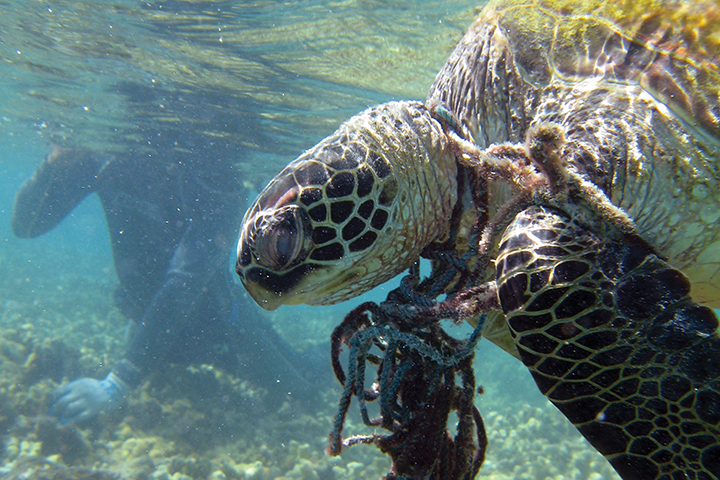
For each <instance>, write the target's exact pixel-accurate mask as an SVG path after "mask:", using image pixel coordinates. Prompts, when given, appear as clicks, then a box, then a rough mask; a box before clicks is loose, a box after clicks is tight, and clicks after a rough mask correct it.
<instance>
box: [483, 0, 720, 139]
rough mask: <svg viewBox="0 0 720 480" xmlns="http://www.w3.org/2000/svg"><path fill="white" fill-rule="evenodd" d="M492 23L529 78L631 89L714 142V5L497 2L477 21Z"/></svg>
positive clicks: (717, 32) (719, 36)
mask: <svg viewBox="0 0 720 480" xmlns="http://www.w3.org/2000/svg"><path fill="white" fill-rule="evenodd" d="M493 20H494V22H493ZM495 22H496V23H497V25H498V26H499V28H500V29H501V30H502V31H503V33H504V35H505V38H507V39H508V41H509V43H510V50H511V51H512V52H514V55H515V61H516V62H517V64H518V66H520V67H521V68H522V70H523V73H524V74H525V77H526V79H527V80H528V81H531V82H533V83H535V84H537V85H548V84H550V83H551V82H552V81H553V80H563V81H565V82H569V83H577V82H579V81H581V80H584V79H587V78H590V77H603V78H604V79H606V80H610V81H613V82H617V83H619V84H627V85H635V84H637V85H640V86H641V87H642V88H643V89H644V90H645V91H646V92H647V93H649V94H650V95H652V96H653V97H654V98H656V99H657V100H658V101H660V102H661V103H662V104H664V105H667V107H669V108H670V109H672V111H673V112H675V114H676V115H678V116H679V117H681V118H682V119H683V120H684V121H686V122H687V123H688V124H689V125H690V126H692V127H693V128H697V129H702V130H703V131H704V132H705V133H707V134H708V135H709V136H710V137H711V139H712V141H715V142H717V141H719V140H720V130H719V128H720V125H719V123H718V122H719V120H718V117H719V116H720V104H719V102H720V98H719V94H720V74H719V72H718V66H717V64H716V60H715V59H716V58H717V56H718V54H720V29H718V25H720V8H719V7H718V3H717V2H707V1H700V2H695V1H693V2H668V1H659V0H656V1H652V0H650V1H647V0H645V1H619V2H608V1H581V2H577V1H572V2H571V1H531V2H510V1H499V2H496V3H495V4H493V6H491V7H490V8H488V9H486V10H485V12H484V14H483V15H482V16H481V17H480V18H479V19H478V21H477V24H488V23H495ZM477 24H476V25H477Z"/></svg>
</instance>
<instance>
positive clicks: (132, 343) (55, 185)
mask: <svg viewBox="0 0 720 480" xmlns="http://www.w3.org/2000/svg"><path fill="white" fill-rule="evenodd" d="M176 138H177V137H176ZM188 138H190V137H188V136H186V137H185V139H186V144H185V145H184V148H181V149H173V151H169V152H168V153H163V151H164V150H163V148H158V149H157V150H156V151H154V152H153V154H152V155H148V154H147V152H145V153H140V152H136V151H132V150H131V151H129V152H128V153H127V155H123V156H107V157H104V156H101V155H95V154H93V153H91V152H88V151H80V150H69V149H63V148H54V149H53V150H52V151H51V153H50V154H49V155H48V157H47V158H46V159H45V160H44V161H43V162H42V163H41V164H40V166H39V167H38V168H37V170H36V171H35V173H34V174H33V175H32V177H31V178H29V179H28V180H27V181H26V182H25V183H24V184H23V186H22V187H21V188H20V190H19V191H18V193H17V196H16V199H15V207H14V212H13V218H12V228H13V231H14V233H15V235H16V236H18V237H22V238H32V237H36V236H38V235H42V234H44V233H46V232H48V231H49V230H51V229H52V228H53V227H55V226H56V225H57V224H58V223H59V222H60V221H61V220H62V219H63V218H64V217H65V216H67V215H68V214H69V213H70V212H71V211H72V210H73V208H74V207H75V206H76V205H78V204H79V203H80V202H81V201H82V200H83V199H84V198H85V197H86V196H88V195H90V194H92V193H97V194H98V196H99V198H100V200H101V203H102V206H103V208H104V210H105V218H106V221H107V225H108V228H109V232H110V239H111V242H112V252H113V257H114V264H115V270H116V272H117V277H118V279H119V285H118V288H117V290H116V297H115V300H116V304H117V306H118V308H119V309H120V311H122V313H123V314H124V315H125V316H127V317H128V318H129V319H130V320H131V323H130V328H129V330H128V331H129V334H128V343H127V347H126V351H125V354H124V357H123V358H122V360H120V362H118V363H117V364H116V365H114V367H113V369H112V371H111V373H110V374H109V375H108V376H107V377H106V378H105V379H103V380H95V379H91V378H81V379H78V380H75V381H72V382H70V383H68V384H66V385H64V386H61V387H60V388H58V390H57V391H56V396H57V399H56V401H55V403H54V405H53V407H52V408H51V413H52V414H54V415H55V416H57V417H58V418H59V419H60V420H61V421H75V422H82V421H85V420H88V419H91V418H93V417H96V416H97V415H98V414H100V413H104V412H108V411H111V410H112V409H115V408H117V407H118V406H119V405H121V404H122V400H123V398H124V397H125V395H126V394H127V393H128V392H129V391H130V390H131V389H132V388H134V387H136V386H138V385H139V384H140V382H141V381H142V380H143V379H144V378H146V376H147V375H148V374H149V373H151V372H153V371H157V370H158V369H159V368H160V367H161V366H164V365H166V364H169V363H178V364H188V363H211V364H214V365H216V366H218V367H219V368H222V369H224V370H225V371H227V372H229V373H232V374H235V375H237V376H238V377H240V378H243V379H246V380H248V381H250V382H251V383H253V384H255V385H257V386H260V387H263V388H266V389H267V390H268V391H269V395H268V399H275V400H280V399H282V398H286V395H290V396H291V397H293V398H298V399H301V400H303V399H307V400H310V399H311V398H312V396H313V394H314V393H315V390H316V388H317V384H318V380H319V379H320V378H321V377H324V376H325V375H323V374H322V373H320V372H321V369H320V368H319V367H318V368H317V369H314V368H313V367H312V365H319V363H320V361H321V360H320V359H319V358H318V357H320V356H319V355H317V354H308V355H307V356H303V355H301V354H299V353H298V352H296V351H295V350H293V349H292V348H291V347H290V345H288V344H287V343H286V342H285V341H284V340H283V339H282V338H281V337H280V336H279V335H278V334H277V333H276V332H275V331H274V330H273V329H272V327H271V325H270V324H269V322H268V321H267V319H265V318H264V317H263V316H262V313H261V312H260V311H259V310H258V309H257V307H256V306H255V305H254V304H253V303H252V302H251V301H249V300H248V297H247V295H246V294H245V292H244V291H243V289H242V287H240V286H239V285H238V284H236V283H234V282H233V280H232V277H231V275H230V271H229V262H228V258H229V256H230V254H231V251H232V250H233V246H234V243H235V236H236V234H237V231H238V229H239V225H240V221H241V216H242V214H243V211H244V208H243V207H244V202H245V200H244V199H245V197H246V192H245V191H244V188H243V186H242V182H241V178H240V175H239V173H238V171H237V170H236V168H235V167H234V164H233V162H232V161H225V160H224V159H225V158H235V157H237V152H236V151H235V148H234V147H231V146H229V145H215V144H213V142H211V141H205V140H204V139H200V138H199V137H198V136H196V137H195V139H194V140H192V141H194V142H195V144H193V145H189V144H187V141H191V140H188ZM201 140H202V141H201ZM168 150H170V149H168ZM326 375H327V376H328V377H329V369H328V372H326Z"/></svg>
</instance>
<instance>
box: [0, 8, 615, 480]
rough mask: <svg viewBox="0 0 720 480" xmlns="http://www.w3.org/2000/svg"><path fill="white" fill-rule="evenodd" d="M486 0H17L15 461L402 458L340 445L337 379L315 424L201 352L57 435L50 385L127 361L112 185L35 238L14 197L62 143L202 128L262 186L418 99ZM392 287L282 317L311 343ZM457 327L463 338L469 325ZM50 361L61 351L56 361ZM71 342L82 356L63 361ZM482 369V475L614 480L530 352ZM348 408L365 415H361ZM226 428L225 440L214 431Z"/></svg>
mask: <svg viewBox="0 0 720 480" xmlns="http://www.w3.org/2000/svg"><path fill="white" fill-rule="evenodd" d="M474 7H475V3H473V2H468V1H460V0H453V1H449V2H440V1H427V2H411V1H401V2H391V4H385V2H379V1H376V2H374V1H371V2H361V1H348V2H334V1H320V0H313V1H299V0H298V1H289V2H282V3H280V2H262V1H258V2H254V3H253V2H229V1H225V2H204V1H181V0H175V1H168V2H135V1H130V0H122V1H119V0H117V1H113V2H111V1H96V2H89V1H84V2H82V1H81V2H75V1H73V2H69V1H65V2H62V1H57V2H47V1H36V2H30V1H23V2H17V3H15V2H13V3H9V2H4V3H0V99H2V100H1V101H0V272H2V277H3V279H2V281H0V292H1V295H2V298H0V308H1V309H2V311H1V312H0V313H1V314H2V315H1V318H2V320H1V323H0V326H1V328H2V332H0V405H2V408H0V410H2V411H1V412H0V414H1V415H0V416H4V417H3V418H5V417H9V418H11V421H8V422H4V423H2V424H1V426H2V429H3V430H2V431H0V441H2V442H3V445H4V448H2V449H0V476H1V475H19V473H18V472H20V471H24V472H27V477H26V478H37V477H34V476H33V475H38V474H37V473H36V471H39V470H38V469H40V468H46V469H49V471H52V472H55V473H56V474H58V475H59V473H57V472H64V473H62V474H63V475H69V476H73V475H76V476H78V478H82V477H81V475H82V471H81V470H79V469H82V468H90V469H96V470H98V471H103V472H110V473H114V474H120V475H124V476H125V477H126V478H161V479H164V478H176V479H184V478H198V479H199V478H203V479H205V478H216V479H220V478H253V479H269V478H318V479H319V478H323V479H330V478H335V479H338V480H339V479H341V478H377V477H378V476H379V475H381V474H384V473H385V472H386V471H387V468H388V466H389V462H388V460H387V459H386V458H384V457H382V456H381V455H380V454H379V453H377V452H376V451H375V450H374V449H373V448H372V447H362V446H360V447H355V449H353V450H351V451H349V452H347V453H344V454H343V456H342V457H341V459H339V460H332V459H329V457H327V456H325V455H324V454H323V449H324V442H325V440H326V435H327V432H329V429H330V426H331V422H332V416H333V415H334V411H335V405H336V399H337V396H338V393H339V390H338V387H335V388H334V389H332V388H331V389H328V391H326V392H321V393H322V395H319V396H318V402H325V404H326V407H325V409H324V410H323V412H324V413H323V414H322V415H316V416H315V417H312V420H309V419H308V417H306V416H303V415H305V414H304V413H302V412H301V411H295V410H293V407H292V406H291V407H287V406H286V407H285V410H282V409H281V410H280V412H271V413H268V414H266V413H263V414H260V413H258V412H263V410H262V409H259V410H258V406H257V405H255V404H254V399H255V398H259V397H256V396H254V395H255V393H254V390H253V387H252V386H251V385H246V384H245V383H243V382H244V379H242V378H237V379H236V378H233V377H232V375H229V376H228V375H226V374H223V373H218V372H216V371H214V370H208V369H207V368H206V367H203V366H201V365H194V366H191V367H188V368H185V367H183V368H179V369H174V370H173V369H172V368H171V370H170V373H169V374H168V375H165V376H163V378H157V379H155V380H153V381H152V382H150V383H146V384H144V385H143V386H142V387H140V389H139V390H138V391H137V392H135V393H134V394H133V395H132V396H131V400H130V402H131V403H130V406H131V415H128V416H127V417H123V415H122V414H121V415H119V416H115V417H113V418H112V419H110V420H108V421H107V422H106V423H102V422H101V423H98V424H95V425H94V426H92V427H78V428H77V429H74V428H73V427H64V426H63V427H62V429H61V430H57V431H55V430H52V432H54V433H52V434H50V435H48V434H47V433H46V429H47V428H51V427H47V426H46V425H47V423H43V422H46V420H44V419H46V418H47V412H48V408H49V406H50V405H51V404H52V401H53V390H54V389H55V388H56V387H57V386H58V385H61V384H63V383H66V382H68V381H72V380H74V379H76V378H78V377H79V376H88V377H93V378H101V377H102V376H103V375H105V374H107V372H108V368H110V367H112V364H113V362H116V361H117V360H118V359H119V358H120V356H121V355H122V351H123V348H124V344H125V337H124V332H125V326H124V323H125V320H126V319H125V318H124V317H123V315H122V314H121V313H120V312H119V311H118V310H117V309H116V307H115V304H114V300H113V289H114V287H115V285H116V284H117V277H116V274H115V269H114V265H113V257H112V252H111V249H110V237H109V234H108V228H107V224H106V222H105V219H104V212H103V209H102V206H101V204H100V202H99V200H98V198H97V196H95V195H91V196H89V197H88V198H86V199H85V200H84V201H83V202H81V203H80V205H78V207H77V208H75V209H74V210H73V211H72V212H71V213H70V215H69V216H68V217H67V218H65V219H64V220H63V221H62V222H61V223H60V225H59V226H58V227H57V228H54V229H53V230H51V231H50V232H48V233H47V234H45V235H42V236H40V237H38V238H35V239H32V240H20V239H17V238H15V237H14V236H13V234H12V232H11V229H10V218H11V215H12V208H13V200H14V196H15V193H16V192H17V190H18V189H19V188H20V186H21V185H22V184H23V182H24V181H25V180H26V179H27V178H28V177H30V175H32V173H33V171H34V170H35V168H36V166H37V165H38V164H39V163H40V162H41V161H42V160H43V158H44V157H45V156H46V155H47V153H48V151H49V150H50V148H51V145H61V146H66V147H82V148H88V149H91V150H93V151H95V152H98V153H100V154H102V153H104V152H111V153H113V154H120V155H122V154H123V153H126V152H128V151H142V152H144V154H146V155H147V156H148V158H152V156H153V155H156V156H157V155H159V153H158V152H160V151H161V150H162V151H163V152H166V151H167V149H173V148H178V149H180V148H193V147H199V146H201V145H202V143H203V142H225V143H226V144H227V145H230V146H231V147H232V148H235V149H236V151H237V152H238V164H239V165H240V167H241V168H242V169H243V170H242V171H243V172H244V174H245V175H246V176H245V177H244V180H245V181H246V182H247V187H248V191H249V193H248V200H249V199H250V197H252V196H253V194H254V193H253V192H257V191H259V190H260V189H261V188H262V186H263V185H264V184H265V183H266V182H267V181H268V180H269V179H270V178H272V176H274V175H275V173H277V171H279V169H280V168H282V167H283V166H284V165H285V164H286V163H287V162H289V161H290V160H292V159H293V158H294V157H295V156H297V155H298V154H300V153H301V152H302V151H303V150H304V149H306V148H309V147H311V146H312V145H313V144H314V143H316V142H317V141H318V140H319V139H321V138H323V137H324V136H325V135H327V134H329V133H330V132H332V131H333V130H334V129H335V128H336V127H337V125H338V124H339V123H340V122H341V121H342V120H343V119H345V118H347V117H349V116H350V115H352V114H354V113H356V112H358V111H360V110H362V109H364V108H366V107H367V106H369V105H373V104H376V103H380V102H384V101H388V100H392V99H420V100H422V99H423V98H424V96H425V92H426V90H427V88H428V87H429V85H430V83H431V82H432V80H433V78H434V75H435V72H437V70H438V69H439V68H440V66H441V65H442V63H443V62H444V60H445V58H446V57H447V55H448V54H449V52H450V51H451V50H452V48H453V47H454V44H455V43H456V42H457V40H458V39H459V38H460V36H461V35H462V33H463V31H464V30H465V28H467V26H468V25H469V24H470V22H471V20H472V18H473V17H474V14H475V8H474ZM130 98H132V100H129V99H130ZM166 132H170V134H167V135H166ZM187 132H191V133H190V134H188V133H187ZM167 138H173V139H174V142H169V141H168V140H167ZM178 142H179V143H180V144H178ZM183 142H189V143H192V145H190V144H183ZM238 228H239V225H238ZM233 250H234V245H233V246H232V248H230V249H229V251H228V265H229V267H230V264H231V263H232V262H233V258H232V256H233ZM394 285H396V283H391V284H390V285H388V286H384V287H381V288H379V289H377V290H376V291H374V292H371V293H370V294H369V295H367V296H365V297H362V298H360V299H355V300H353V301H351V302H348V303H346V304H342V305H339V306H334V307H322V308H320V307H306V306H301V307H282V308H281V309H280V310H279V311H278V312H276V313H273V314H271V315H269V316H268V318H269V319H270V321H272V322H273V325H274V326H275V328H276V330H277V331H279V332H280V334H281V335H283V336H284V337H285V338H286V339H288V341H289V342H290V343H291V344H293V346H296V347H297V348H300V349H302V348H307V347H308V346H310V345H314V344H318V343H322V342H324V341H326V339H327V338H328V335H329V333H330V331H331V330H332V328H333V327H334V326H335V325H337V324H338V323H339V321H340V320H341V319H342V317H343V315H344V313H346V312H347V311H348V310H349V309H350V308H351V307H352V306H354V305H357V304H358V303H359V302H361V301H364V300H367V299H372V300H375V301H377V300H380V299H382V298H384V296H385V294H386V293H387V292H388V291H389V289H391V288H392V287H393V286H394ZM451 331H452V332H454V333H456V334H457V335H458V336H464V335H467V334H468V332H469V327H466V326H465V327H454V328H453V329H451ZM52 341H59V342H60V344H62V345H64V346H62V347H59V346H58V345H59V344H58V343H53V342H52ZM42 355H47V358H49V359H51V360H49V361H48V362H46V363H42V362H41V360H38V359H39V358H41V357H42ZM70 357H72V358H73V359H74V360H73V361H72V362H70V364H71V366H70V367H67V368H66V369H65V370H62V369H61V370H60V371H59V373H58V372H56V371H55V370H53V369H52V368H51V367H52V366H53V363H57V362H58V361H60V360H61V359H66V358H70ZM73 362H74V363H73ZM38 365H39V366H38ZM43 368H45V370H43ZM63 368H65V367H63ZM203 368H205V370H203ZM38 369H39V370H38ZM29 371H32V372H33V373H32V375H30V374H29V373H28V372H29ZM52 372H54V373H52ZM213 372H215V373H213ZM476 373H477V374H478V383H479V384H483V385H484V387H485V392H486V393H485V394H484V396H483V397H482V398H481V399H479V400H478V405H479V406H480V408H481V411H482V413H483V415H486V424H487V426H488V434H489V436H490V438H491V448H490V451H489V454H488V460H487V462H486V465H485V467H483V470H482V471H481V475H482V474H484V473H485V474H487V475H491V476H492V478H498V479H500V478H528V479H530V478H544V476H545V475H553V478H556V479H561V478H567V479H575V480H580V479H589V478H593V479H596V478H599V477H596V476H592V475H593V474H602V475H604V476H603V477H602V478H611V475H613V473H612V471H611V469H610V468H609V466H608V465H607V463H606V462H605V460H604V459H603V458H602V457H601V456H600V455H599V454H597V453H596V452H594V451H592V449H590V448H589V447H588V446H587V445H586V444H585V443H584V441H583V440H582V439H581V438H580V436H579V435H578V434H577V433H576V432H574V430H573V429H572V427H571V426H570V425H569V423H568V422H567V421H566V420H565V419H564V418H563V417H562V416H561V415H560V414H558V413H557V412H555V411H554V410H552V408H550V407H549V406H548V405H547V403H546V402H545V401H544V399H543V398H542V396H541V395H540V394H539V393H538V392H537V391H536V389H535V387H534V385H533V384H532V381H531V380H530V378H529V375H528V374H527V372H525V370H524V368H522V366H521V365H520V364H519V362H517V361H515V360H514V359H511V358H509V357H508V356H507V355H506V354H505V353H503V352H501V351H499V349H497V348H496V347H494V346H493V345H491V344H489V343H488V342H486V341H483V342H482V343H481V344H480V346H479V347H478V353H477V359H476ZM204 393H207V394H208V395H204ZM8 412H10V413H8ZM143 412H144V413H143ZM148 412H150V413H148ZM152 412H155V413H152ZM158 412H161V413H158ZM352 412H353V413H352V415H353V416H352V417H351V422H354V423H351V425H349V426H348V429H349V430H353V429H356V430H358V431H359V430H361V429H362V427H361V426H360V421H359V420H358V417H357V414H356V413H355V412H354V410H352ZM141 413H142V414H141ZM143 415H144V416H143ZM265 415H267V417H265ZM224 423H226V424H227V425H231V426H232V428H228V427H221V425H223V424H224ZM52 428H60V427H52ZM213 428H215V429H216V430H217V431H218V432H219V433H218V434H217V435H215V436H213V433H212V431H211V432H209V433H208V432H203V429H205V430H208V429H213ZM43 432H45V433H43ZM73 432H75V433H73ZM188 432H190V433H188ZM192 432H196V433H192ZM197 432H200V433H197ZM51 438H52V439H55V438H57V439H59V440H58V442H59V443H60V444H61V446H53V445H54V444H52V442H51V441H50V439H51ZM23 442H25V443H23ZM51 444H52V445H51ZM78 445H80V446H78ZM83 445H85V446H83ZM493 445H494V446H493ZM63 449H64V450H63ZM68 449H69V450H68ZM78 452H80V453H78ZM528 459H532V461H528ZM43 462H49V463H43ZM42 465H45V466H44V467H41V466H42ZM48 465H49V466H48ZM198 465H200V466H198ZM34 472H35V473H34ZM218 472H220V473H218ZM223 472H225V473H223ZM233 472H234V473H233ZM231 473H232V474H231ZM173 475H175V476H173ZM213 475H214V476H213ZM233 475H235V477H233ZM541 475H542V476H541ZM11 478H19V477H11ZM63 478H65V477H63ZM107 478H110V477H107Z"/></svg>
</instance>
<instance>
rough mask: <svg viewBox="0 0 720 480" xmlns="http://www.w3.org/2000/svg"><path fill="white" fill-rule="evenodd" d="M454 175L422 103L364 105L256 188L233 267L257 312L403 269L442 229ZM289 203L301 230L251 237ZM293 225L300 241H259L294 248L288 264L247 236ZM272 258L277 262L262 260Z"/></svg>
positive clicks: (350, 291) (354, 288)
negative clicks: (303, 222) (258, 191)
mask: <svg viewBox="0 0 720 480" xmlns="http://www.w3.org/2000/svg"><path fill="white" fill-rule="evenodd" d="M456 176H457V167H456V164H455V157H454V155H453V154H452V152H450V150H449V148H448V146H447V145H446V138H445V136H444V134H443V133H442V127H441V125H440V124H439V122H438V121H437V120H435V119H434V118H433V117H432V116H431V115H430V113H429V111H428V110H427V109H426V108H425V107H423V106H422V105H421V104H419V103H413V102H403V103H400V102H393V103H389V104H385V105H381V106H378V107H375V108H372V109H369V110H367V111H365V112H363V113H361V114H359V115H357V116H355V117H353V118H351V119H350V120H348V121H347V122H346V123H345V124H343V125H342V126H341V127H340V128H339V129H338V130H337V131H336V132H335V133H334V134H333V135H331V136H330V137H328V138H326V139H325V140H323V141H322V142H321V143H319V144H318V145H317V146H315V147H314V148H312V149H311V150H309V151H307V152H306V153H304V154H303V155H302V156H300V157H299V158H298V159H297V160H295V161H294V162H292V163H291V164H290V165H288V166H287V167H286V168H285V169H284V170H283V171H282V172H281V173H280V174H279V175H278V176H277V177H276V178H275V179H274V180H273V181H272V182H271V183H270V184H269V185H268V186H267V187H266V188H265V190H263V192H262V193H261V194H260V196H259V197H258V199H257V200H256V201H255V203H254V204H253V206H252V207H251V208H250V209H249V210H248V213H247V214H246V217H245V220H244V225H245V228H244V230H243V232H242V233H241V239H240V243H239V245H238V264H237V271H238V273H239V274H240V275H241V278H242V279H243V281H244V283H245V285H246V287H247V288H248V291H249V292H250V293H251V295H253V296H254V298H255V299H256V300H258V302H259V303H260V304H261V305H262V306H264V307H265V308H276V307H277V306H278V305H279V304H280V303H286V304H294V303H301V302H306V303H311V304H327V303H335V302H339V301H342V300H345V299H347V298H350V297H353V296H356V295H359V294H360V293H362V292H364V291H367V290H369V289H371V288H373V287H374V286H376V285H378V284H380V283H382V282H384V281H386V280H388V279H390V278H392V277H393V276H395V275H397V274H398V273H400V272H401V271H403V270H404V269H406V268H407V267H408V266H409V265H410V264H411V263H412V262H414V261H415V259H416V258H417V257H418V256H419V254H420V250H421V249H422V245H427V244H429V243H431V242H433V241H436V240H441V239H442V237H443V236H444V235H446V234H447V231H448V228H449V219H450V217H451V213H452V210H453V208H454V206H455V201H456V198H457V179H456ZM437 199H444V200H442V201H437ZM289 209H290V210H292V211H293V212H295V213H294V214H293V215H294V217H293V218H298V219H306V221H307V228H306V229H304V230H303V229H302V228H296V229H293V228H285V229H284V230H283V232H277V231H271V232H266V233H262V234H260V232H262V231H263V229H265V228H270V229H273V228H275V225H278V222H277V221H276V220H275V217H276V216H277V215H279V214H280V212H286V213H284V215H286V216H290V214H289V213H287V212H288V210H289ZM262 219H266V220H262ZM428 219H432V221H430V222H428ZM295 231H297V232H305V233H304V234H305V235H306V238H293V239H284V240H282V241H280V240H277V241H273V242H272V243H268V244H269V245H271V246H272V247H273V248H275V246H279V247H283V249H284V250H286V251H291V252H301V253H302V255H299V256H296V257H294V258H292V259H289V260H288V261H285V260H286V257H287V255H283V254H278V253H277V252H275V251H269V252H268V251H264V250H263V248H264V244H261V243H259V242H258V241H257V240H256V239H258V238H266V237H267V238H275V237H276V236H277V234H278V233H280V234H281V235H283V234H285V232H295ZM281 253H284V252H281ZM275 258H278V259H282V260H283V261H284V263H281V262H277V261H276V262H272V261H270V260H272V259H275ZM281 297H282V298H281Z"/></svg>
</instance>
